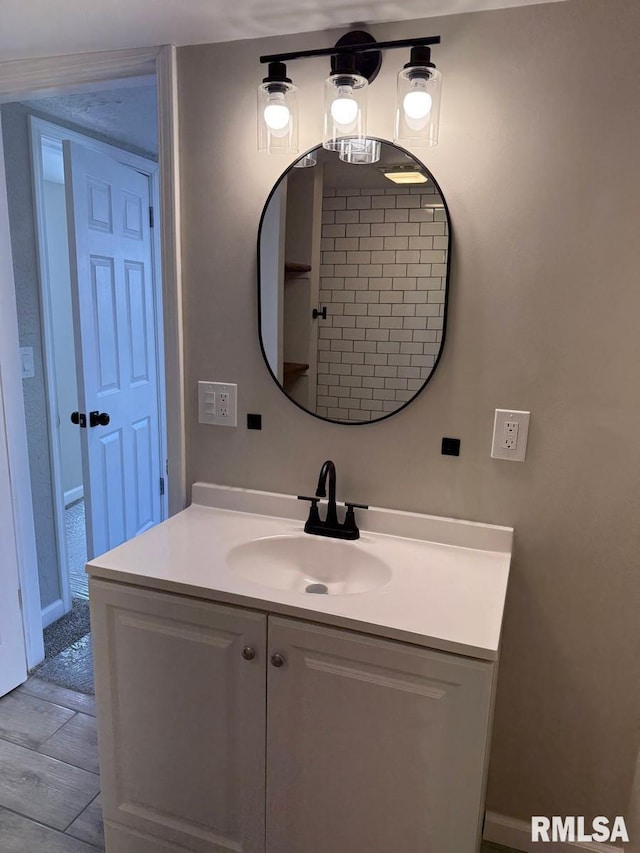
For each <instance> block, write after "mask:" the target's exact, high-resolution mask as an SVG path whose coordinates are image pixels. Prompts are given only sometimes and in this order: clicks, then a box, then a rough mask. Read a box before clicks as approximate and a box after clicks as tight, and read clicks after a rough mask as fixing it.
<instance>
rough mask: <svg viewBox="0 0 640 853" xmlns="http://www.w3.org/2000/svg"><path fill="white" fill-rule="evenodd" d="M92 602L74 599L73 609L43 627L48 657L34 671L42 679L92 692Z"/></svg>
mask: <svg viewBox="0 0 640 853" xmlns="http://www.w3.org/2000/svg"><path fill="white" fill-rule="evenodd" d="M90 631H91V624H90V622H89V602H88V601H86V600H85V599H83V598H74V599H73V609H72V610H71V612H70V613H67V615H66V616H63V617H62V619H58V621H57V622H54V623H53V624H52V625H49V627H48V628H45V630H44V650H45V659H44V663H42V664H41V665H40V666H39V667H36V669H35V670H34V671H33V675H36V676H37V677H38V678H41V679H42V680H43V681H50V682H51V683H52V684H57V685H58V686H59V687H67V688H68V689H69V690H76V691H77V692H78V693H86V694H89V695H93V693H94V687H93V655H92V652H91V634H90Z"/></svg>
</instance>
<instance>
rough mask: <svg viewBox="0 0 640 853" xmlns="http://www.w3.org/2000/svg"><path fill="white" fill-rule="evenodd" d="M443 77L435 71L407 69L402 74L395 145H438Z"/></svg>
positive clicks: (399, 82)
mask: <svg viewBox="0 0 640 853" xmlns="http://www.w3.org/2000/svg"><path fill="white" fill-rule="evenodd" d="M441 91H442V74H441V73H440V72H439V71H438V70H437V69H435V68H427V67H425V68H403V69H402V71H401V72H400V73H399V74H398V88H397V92H396V128H395V134H394V142H397V143H398V144H399V145H402V146H404V147H405V148H421V147H422V148H424V147H430V146H433V145H437V144H438V129H439V124H440V94H441Z"/></svg>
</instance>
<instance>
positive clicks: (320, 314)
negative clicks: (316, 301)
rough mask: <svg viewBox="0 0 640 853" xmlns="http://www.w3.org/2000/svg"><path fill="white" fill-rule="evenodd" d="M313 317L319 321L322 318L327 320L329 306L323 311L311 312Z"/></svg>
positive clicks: (324, 307)
mask: <svg viewBox="0 0 640 853" xmlns="http://www.w3.org/2000/svg"><path fill="white" fill-rule="evenodd" d="M311 316H312V317H313V319H314V320H317V319H318V317H320V318H321V319H322V320H326V319H327V306H326V305H324V306H323V308H322V309H320V308H314V309H313V311H312V312H311Z"/></svg>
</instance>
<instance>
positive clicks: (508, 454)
mask: <svg viewBox="0 0 640 853" xmlns="http://www.w3.org/2000/svg"><path fill="white" fill-rule="evenodd" d="M530 417H531V412H522V411H519V410H516V409H496V413H495V417H494V419H493V442H492V445H491V457H492V458H493V459H508V460H509V461H511V462H524V459H525V456H526V455H527V437H528V435H529V418H530Z"/></svg>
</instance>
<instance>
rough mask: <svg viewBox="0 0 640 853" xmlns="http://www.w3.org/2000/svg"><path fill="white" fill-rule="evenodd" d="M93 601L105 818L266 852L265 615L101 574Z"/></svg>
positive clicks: (179, 838) (206, 844) (206, 846)
mask: <svg viewBox="0 0 640 853" xmlns="http://www.w3.org/2000/svg"><path fill="white" fill-rule="evenodd" d="M90 600H91V624H92V630H93V644H94V658H95V678H96V696H97V700H98V706H99V709H100V714H99V720H98V723H99V744H100V770H101V776H102V784H103V808H104V816H105V821H108V822H111V823H112V824H117V825H120V826H125V827H129V828H131V829H133V830H137V831H139V832H140V833H143V834H146V835H151V836H153V837H155V838H157V839H162V840H163V841H165V842H167V843H169V844H176V845H181V846H182V847H184V848H186V849H188V850H192V851H198V853H223V851H230V850H233V851H234V853H263V851H264V772H265V768H264V759H265V746H264V730H265V645H266V616H265V615H264V614H260V613H255V612H253V611H248V610H242V609H235V608H232V607H225V606H220V605H216V604H212V603H211V602H203V601H196V600H193V599H189V598H184V597H181V596H175V595H169V594H165V593H160V592H153V591H150V590H143V589H137V588H135V587H126V586H120V585H118V584H112V583H108V582H104V581H99V580H91V584H90ZM245 646H247V647H250V648H252V649H253V650H254V652H255V655H254V656H253V657H251V658H250V659H246V656H245V657H243V654H242V650H243V648H244V647H245Z"/></svg>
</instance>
